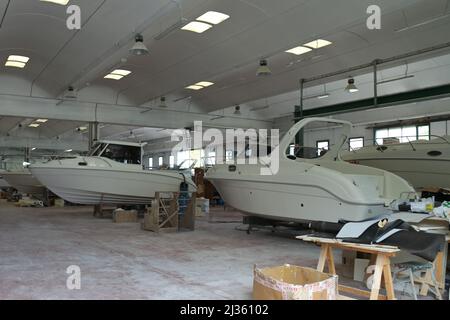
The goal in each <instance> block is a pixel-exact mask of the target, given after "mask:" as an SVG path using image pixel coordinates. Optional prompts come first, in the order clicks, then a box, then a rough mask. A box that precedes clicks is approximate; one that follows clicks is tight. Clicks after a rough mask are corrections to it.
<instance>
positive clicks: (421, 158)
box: [342, 139, 450, 189]
mask: <svg viewBox="0 0 450 320" xmlns="http://www.w3.org/2000/svg"><path fill="white" fill-rule="evenodd" d="M445 141H446V140H444V139H435V140H431V141H421V142H415V143H413V144H412V145H411V144H409V143H403V144H394V145H385V146H383V148H385V150H384V151H381V149H380V148H381V147H378V146H369V147H365V148H362V149H359V150H357V151H355V152H346V153H343V154H342V159H343V160H346V161H351V162H352V163H356V164H361V165H364V166H369V167H374V168H379V169H383V170H386V171H389V172H392V173H395V174H396V175H399V176H400V177H402V178H404V179H406V180H407V181H409V182H410V183H411V184H412V185H413V186H414V187H415V188H416V189H422V188H427V187H439V188H447V189H448V188H450V143H447V142H445Z"/></svg>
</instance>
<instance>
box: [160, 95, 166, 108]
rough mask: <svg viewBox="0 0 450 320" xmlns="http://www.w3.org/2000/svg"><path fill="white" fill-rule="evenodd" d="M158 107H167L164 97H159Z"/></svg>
mask: <svg viewBox="0 0 450 320" xmlns="http://www.w3.org/2000/svg"><path fill="white" fill-rule="evenodd" d="M159 107H160V108H167V103H166V97H161V98H160V99H159Z"/></svg>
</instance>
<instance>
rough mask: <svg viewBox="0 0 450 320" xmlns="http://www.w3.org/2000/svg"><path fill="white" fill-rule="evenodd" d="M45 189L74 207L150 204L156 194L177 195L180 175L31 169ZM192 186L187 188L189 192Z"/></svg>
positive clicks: (84, 169) (85, 169)
mask: <svg viewBox="0 0 450 320" xmlns="http://www.w3.org/2000/svg"><path fill="white" fill-rule="evenodd" d="M30 169H31V171H32V172H33V174H34V175H35V176H36V177H38V179H39V180H40V181H41V182H42V183H43V184H44V185H45V186H47V188H48V189H49V190H51V191H52V192H53V193H55V194H56V195H58V196H59V197H61V198H63V199H64V200H66V201H69V202H71V203H76V204H87V205H97V204H150V203H151V201H152V199H154V197H155V193H156V192H162V193H164V192H177V191H179V188H180V183H181V182H183V176H182V175H180V174H177V173H173V172H167V173H164V172H151V171H144V170H141V171H136V172H130V171H118V170H108V169H102V168H97V169H96V168H90V167H86V168H62V167H61V168H58V167H53V168H51V167H33V168H30ZM194 187H195V186H192V185H191V187H190V191H195V190H194Z"/></svg>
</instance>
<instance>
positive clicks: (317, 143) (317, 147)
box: [316, 139, 330, 158]
mask: <svg viewBox="0 0 450 320" xmlns="http://www.w3.org/2000/svg"><path fill="white" fill-rule="evenodd" d="M321 142H326V143H327V146H328V148H327V149H325V150H327V151H329V150H330V139H328V140H317V141H316V149H317V155H318V156H319V158H320V153H319V150H320V151H322V150H323V148H319V143H321Z"/></svg>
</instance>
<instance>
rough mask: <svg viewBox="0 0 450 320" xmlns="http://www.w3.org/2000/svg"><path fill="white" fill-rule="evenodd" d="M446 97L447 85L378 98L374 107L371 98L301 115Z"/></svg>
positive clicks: (322, 113) (365, 108) (449, 91)
mask: <svg viewBox="0 0 450 320" xmlns="http://www.w3.org/2000/svg"><path fill="white" fill-rule="evenodd" d="M448 96H450V85H449V84H447V85H443V86H438V87H432V88H425V89H419V90H414V91H408V92H401V93H396V94H391V95H386V96H382V97H378V104H377V105H376V106H375V105H374V103H373V102H374V100H373V98H368V99H363V100H358V101H352V102H344V103H339V104H335V105H329V106H325V107H320V108H314V109H310V110H305V111H304V114H303V115H304V116H305V117H323V116H329V115H335V114H341V113H348V112H356V111H362V110H368V109H374V108H385V107H388V106H395V105H402V104H407V103H412V102H419V101H428V100H434V99H440V98H445V97H448Z"/></svg>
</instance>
